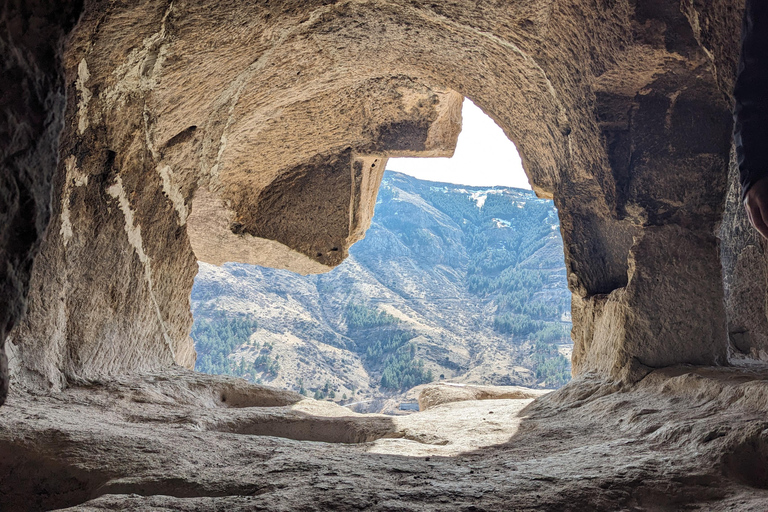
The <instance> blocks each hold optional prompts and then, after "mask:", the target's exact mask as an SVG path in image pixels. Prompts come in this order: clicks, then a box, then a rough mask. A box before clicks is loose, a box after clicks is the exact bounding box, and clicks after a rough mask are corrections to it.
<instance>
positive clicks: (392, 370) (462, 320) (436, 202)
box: [192, 172, 570, 410]
mask: <svg viewBox="0 0 768 512" xmlns="http://www.w3.org/2000/svg"><path fill="white" fill-rule="evenodd" d="M558 228H559V224H558V217H557V211H556V210H555V208H554V206H553V204H552V202H551V201H548V200H543V199H538V198H536V196H535V195H534V194H533V192H531V191H528V190H520V189H513V188H500V187H496V188H487V187H467V186H458V185H452V184H446V183H435V182H428V181H421V180H417V179H415V178H412V177H409V176H406V175H403V174H398V173H392V172H387V173H386V174H385V177H384V181H383V183H382V186H381V188H380V191H379V196H378V200H377V203H376V212H375V216H374V219H373V223H372V225H371V228H370V229H369V230H368V232H367V235H366V238H365V239H364V240H362V241H361V242H358V243H357V244H355V245H354V246H353V247H352V248H351V250H350V257H349V258H348V259H347V260H346V261H345V262H344V263H343V264H341V265H340V266H339V267H337V268H336V269H334V270H333V271H332V272H329V273H327V274H322V275H311V276H301V275H298V274H294V273H291V272H288V271H283V270H274V269H268V268H262V267H256V266H250V265H243V264H225V265H224V266H221V267H217V266H213V265H208V264H204V263H201V264H200V272H199V274H198V276H197V279H196V281H195V286H194V289H193V291H192V310H193V313H194V317H195V325H194V327H193V331H192V337H193V339H194V340H195V343H196V348H197V351H198V359H197V367H196V368H197V369H198V370H200V371H203V372H207V373H231V374H235V375H240V376H243V377H245V378H246V379H249V380H252V381H255V382H263V383H266V384H270V385H273V386H279V387H285V388H288V389H293V390H296V391H299V392H301V393H304V394H306V395H309V396H315V397H316V398H327V399H332V400H335V401H340V402H345V403H350V402H354V403H358V406H359V407H362V408H363V409H365V410H386V409H392V408H393V404H397V403H398V402H399V400H400V399H401V398H402V397H403V396H404V393H405V392H406V391H407V390H408V389H409V388H411V387H413V386H416V385H419V384H423V383H425V382H429V381H432V380H436V381H438V380H451V381H453V382H466V383H477V384H495V385H524V386H539V387H559V386H561V385H562V384H564V383H565V382H567V380H568V379H569V378H570V363H569V356H570V338H569V329H570V322H569V321H570V313H569V312H570V294H569V292H568V290H567V288H566V275H565V268H564V264H563V248H562V240H561V238H560V232H559V229H558Z"/></svg>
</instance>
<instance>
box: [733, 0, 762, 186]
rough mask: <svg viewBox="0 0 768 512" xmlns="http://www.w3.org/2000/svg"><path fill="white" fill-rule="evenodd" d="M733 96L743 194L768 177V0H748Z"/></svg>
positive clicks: (735, 132) (736, 141) (735, 135)
mask: <svg viewBox="0 0 768 512" xmlns="http://www.w3.org/2000/svg"><path fill="white" fill-rule="evenodd" d="M733 96H734V98H735V100H736V106H735V109H734V121H735V124H734V133H733V136H734V142H735V144H736V157H737V159H738V162H739V174H740V177H741V197H742V199H743V198H744V195H745V194H746V193H747V191H748V190H749V188H750V187H751V186H752V185H753V184H754V183H755V182H756V181H758V180H760V179H762V178H765V177H768V0H747V2H746V7H745V11H744V22H743V25H742V36H741V58H740V59H739V69H738V75H737V78H736V87H735V88H734V92H733Z"/></svg>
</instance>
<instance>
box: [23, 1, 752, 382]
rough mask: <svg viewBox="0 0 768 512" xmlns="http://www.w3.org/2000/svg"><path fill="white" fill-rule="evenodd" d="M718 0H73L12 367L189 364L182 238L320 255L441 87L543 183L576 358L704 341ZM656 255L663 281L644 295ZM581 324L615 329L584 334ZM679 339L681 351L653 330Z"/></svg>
mask: <svg viewBox="0 0 768 512" xmlns="http://www.w3.org/2000/svg"><path fill="white" fill-rule="evenodd" d="M738 7H739V6H738V5H736V3H735V2H730V1H723V2H716V3H713V4H707V5H706V6H705V5H698V4H697V5H695V6H687V7H685V8H684V9H678V8H667V7H666V6H662V5H656V4H653V5H634V4H631V3H628V2H624V1H622V2H617V3H610V4H600V5H594V4H588V5H587V3H583V2H576V3H572V4H548V3H533V4H532V3H530V2H517V3H513V4H511V5H508V6H504V7H501V6H490V5H488V6H483V7H482V8H480V7H472V6H470V5H468V4H466V5H465V4H463V3H457V4H451V5H446V6H437V5H433V4H421V3H418V2H417V3H406V2H403V3H400V2H395V3H386V4H378V3H376V2H373V3H364V4H360V3H352V4H344V5H343V6H342V5H336V4H314V3H306V2H290V1H286V2H281V3H280V4H279V6H278V4H275V5H271V4H270V5H266V4H265V5H262V4H243V3H241V2H233V1H225V2H215V3H210V4H209V3H205V2H203V3H188V2H174V3H173V4H167V3H164V2H159V1H150V2H146V3H143V4H141V5H127V4H126V5H123V4H120V5H118V4H107V3H104V2H99V1H94V2H92V3H89V4H88V5H87V6H86V8H85V13H84V14H83V16H82V18H81V20H80V23H79V24H78V26H77V28H76V29H75V30H74V31H73V33H72V37H71V43H70V44H69V45H67V47H66V48H65V50H64V53H63V62H64V71H65V73H64V76H65V79H64V81H65V82H66V84H67V94H68V95H67V102H68V103H67V111H66V116H65V128H64V132H63V135H62V137H61V143H60V148H59V153H60V154H61V159H60V162H59V166H58V171H57V177H56V179H55V185H56V186H55V191H54V194H55V200H54V202H53V217H52V218H53V224H52V226H53V227H52V228H51V229H50V230H49V234H48V237H47V238H46V240H45V243H44V246H43V248H42V254H41V259H40V260H39V264H38V265H36V270H35V273H34V275H33V277H32V286H31V289H32V296H31V299H30V304H31V307H30V314H29V316H28V318H27V320H26V321H25V323H24V325H22V326H20V327H19V328H18V329H16V331H15V332H14V333H13V335H12V337H11V343H12V344H13V346H14V348H13V351H12V352H13V361H12V365H11V366H12V371H13V372H14V375H15V378H16V379H17V380H18V382H19V383H20V384H23V385H26V386H34V387H37V388H49V387H50V388H54V389H59V388H61V387H62V386H64V385H65V383H66V381H67V380H73V379H74V380H76V379H78V378H91V377H94V376H96V375H99V374H109V373H113V374H115V373H119V372H121V371H125V370H132V369H133V370H151V369H159V368H162V367H167V366H168V365H171V364H174V363H176V364H181V365H186V366H191V365H192V364H193V361H194V357H195V356H194V352H193V349H192V345H191V342H190V341H189V338H188V336H187V334H188V331H189V326H190V321H191V318H190V315H189V308H188V299H187V297H188V294H189V290H190V288H191V285H192V279H193V276H194V273H195V259H203V260H209V261H214V262H222V261H226V260H228V259H239V260H245V261H251V262H259V263H266V264H270V265H276V266H280V267H284V268H293V269H295V270H299V271H302V272H317V271H322V270H325V269H326V268H329V267H330V266H333V265H336V264H338V263H339V262H340V261H341V260H342V259H343V257H344V256H345V254H346V250H347V248H348V247H349V245H350V244H351V243H354V241H355V240H358V239H359V238H360V237H361V236H362V235H363V233H364V231H365V228H366V226H367V225H368V222H369V219H370V215H371V211H372V205H373V203H374V198H375V192H376V188H377V186H378V180H379V178H380V174H381V171H382V169H383V168H384V166H385V165H386V159H387V158H388V157H390V156H394V155H422V156H435V155H449V154H450V153H451V151H452V148H453V144H454V142H455V138H456V134H457V132H458V124H459V100H460V95H467V96H470V97H471V98H472V99H473V100H474V101H475V102H476V103H477V104H478V105H479V106H480V107H481V108H483V109H485V110H486V111H487V112H488V113H489V114H490V115H491V116H492V117H493V118H494V119H495V120H496V121H497V122H498V123H499V125H500V126H501V127H502V128H503V129H504V131H505V133H507V135H509V136H510V138H512V139H513V140H514V141H515V142H516V143H517V144H518V147H519V149H520V151H521V154H522V156H523V160H524V163H525V167H526V170H527V172H528V174H529V177H530V179H531V182H532V184H533V186H534V189H535V190H537V192H538V193H539V194H540V195H542V196H546V197H553V198H554V199H555V202H556V204H557V206H558V208H559V212H560V218H561V228H562V234H563V238H564V242H565V259H566V266H567V268H568V272H569V284H570V286H571V288H572V290H573V291H574V292H575V293H576V295H577V296H578V297H579V298H580V300H583V301H584V304H585V306H584V307H583V308H582V309H583V311H584V313H583V314H581V313H579V312H578V311H577V312H576V313H577V314H576V315H575V317H576V326H575V327H576V332H577V343H578V345H579V347H577V350H576V354H578V358H580V360H581V361H583V362H585V363H584V365H583V369H584V370H587V369H588V370H589V371H597V372H601V373H603V374H604V375H606V376H607V377H609V378H626V379H632V378H637V376H639V375H641V374H642V371H640V372H637V371H635V370H634V369H633V368H635V367H636V366H637V365H638V364H641V365H651V366H653V365H654V364H660V365H666V364H674V363H706V364H719V363H721V362H722V361H724V358H725V354H726V350H727V349H726V347H727V339H726V335H725V333H726V330H725V328H724V327H723V326H725V325H726V323H727V322H726V319H725V312H724V311H723V309H722V307H721V306H720V305H721V303H722V279H721V275H720V273H719V272H716V271H714V269H715V267H716V266H717V242H716V240H715V239H714V238H713V237H712V236H711V234H712V233H713V232H714V230H715V227H716V225H717V223H718V222H719V219H720V217H721V215H722V211H723V209H722V198H723V196H724V193H725V185H726V179H725V169H726V168H727V163H728V156H729V155H728V152H729V146H730V114H729V109H730V104H729V100H728V98H729V94H730V87H731V84H732V82H733V71H734V65H735V60H736V54H737V34H738V25H739V19H738V18H739V16H738ZM212 27H215V29H213V28H212ZM52 73H53V74H52V75H51V76H54V75H55V73H54V72H53V71H52ZM198 201H199V204H198V203H197V202H198ZM196 204H198V206H199V209H198V207H197V206H196ZM675 226H677V227H679V228H680V229H681V230H682V231H680V232H681V233H687V234H686V235H685V237H684V238H685V239H686V240H695V241H696V242H691V243H693V244H694V245H695V246H696V250H695V252H693V253H690V254H689V255H687V256H688V257H687V258H686V259H679V258H676V257H671V256H670V255H668V254H667V249H668V248H669V246H668V244H669V243H670V239H669V238H668V237H667V236H660V235H657V234H654V233H672V232H676V231H675V229H677V228H676V227H675ZM724 236H726V238H727V236H729V235H728V234H726V235H724ZM635 239H637V240H642V242H638V243H640V244H641V245H642V247H643V250H638V249H637V247H638V246H636V245H635V244H636V242H635ZM658 258H661V259H663V260H664V263H663V264H660V263H659V262H658V261H656V260H657V259H658ZM698 258H701V262H700V264H699V263H694V264H693V267H694V268H697V269H699V270H700V272H698V273H697V274H696V276H695V278H696V279H697V280H699V285H700V286H699V287H691V286H688V285H687V283H686V282H685V281H686V280H687V279H689V278H691V277H692V274H691V272H690V271H689V270H690V269H689V267H690V266H691V261H689V260H690V259H698ZM660 265H661V266H660ZM633 269H634V270H633ZM638 272H642V274H643V275H647V276H648V277H647V279H645V280H644V281H642V283H645V284H644V285H643V288H642V290H638V291H637V294H639V295H637V296H636V297H635V296H634V295H633V293H635V292H632V291H631V290H628V289H627V290H625V288H626V287H627V286H629V283H630V281H632V279H634V280H633V281H632V282H633V283H634V285H635V286H640V284H641V280H640V277H639V275H640V274H638ZM656 272H663V273H664V280H665V283H666V284H664V288H665V289H668V290H677V292H676V293H673V294H665V295H663V296H661V295H660V296H658V297H655V298H654V300H649V299H647V298H644V297H642V296H641V295H642V294H644V293H646V292H648V293H655V291H654V288H653V287H652V286H650V283H651V282H652V280H653V279H654V278H655V277H654V276H655V275H656V274H655V273H656ZM630 274H632V275H633V276H634V277H632V275H630ZM701 290H705V292H704V293H702V292H701ZM718 290H719V291H718ZM609 294H612V296H614V297H618V296H627V297H635V298H627V299H626V300H625V299H621V300H619V302H618V303H621V304H624V305H625V306H626V307H627V308H629V311H628V312H626V311H623V310H622V311H620V310H619V309H616V308H612V307H607V308H602V306H598V304H597V303H598V302H601V301H603V299H602V297H603V296H606V295H609ZM662 299H663V301H662ZM618 303H617V304H618ZM681 304H682V305H684V304H690V305H691V307H681V306H680V305H681ZM622 307H624V306H622ZM600 308H602V309H600ZM598 309H600V311H602V313H600V314H598V313H597V310H598ZM658 312H664V315H662V316H659V315H658ZM605 315H607V316H605ZM680 315H684V318H683V317H681V316H680ZM603 317H604V318H603ZM628 319H634V320H632V323H630V322H629V320H628ZM678 320H680V321H678ZM598 323H599V324H600V325H611V326H613V327H614V329H613V330H612V331H611V334H610V335H609V336H608V337H607V338H605V341H601V340H603V338H604V337H605V336H604V335H603V334H600V332H601V329H602V328H601V327H599V326H597V324H598ZM660 324H663V326H662V325H660ZM698 324H700V325H706V326H707V327H706V328H705V329H704V330H703V331H700V330H697V329H694V330H693V331H690V330H689V327H690V325H698ZM645 325H651V327H649V328H647V329H646V328H642V329H641V330H640V331H635V330H634V328H635V327H636V326H645ZM653 325H655V326H656V327H654V326H653ZM641 333H642V334H641ZM659 333H662V335H663V336H666V333H669V335H670V336H671V338H670V339H674V340H676V341H675V342H674V343H670V342H668V341H667V340H662V339H660V338H654V337H653V336H656V335H658V334H659ZM593 336H596V338H595V339H592V337H593ZM678 341H679V342H680V344H679V345H680V346H681V347H685V349H681V350H680V351H679V352H676V351H675V349H672V348H669V347H672V346H677V345H678ZM657 349H658V350H660V351H661V352H663V353H664V355H663V356H659V357H653V356H650V355H649V354H655V353H656V350H657ZM606 350H607V351H608V352H607V353H606ZM616 354H618V355H616ZM614 355H616V357H614ZM587 361H588V363H587ZM577 371H579V367H577Z"/></svg>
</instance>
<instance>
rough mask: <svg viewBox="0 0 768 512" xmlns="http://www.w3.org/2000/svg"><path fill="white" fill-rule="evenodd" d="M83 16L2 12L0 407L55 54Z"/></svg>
mask: <svg viewBox="0 0 768 512" xmlns="http://www.w3.org/2000/svg"><path fill="white" fill-rule="evenodd" d="M81 8H82V3H81V2H78V1H65V2H49V1H36V2H19V1H7V2H4V3H3V5H2V7H0V69H2V74H0V90H1V91H2V95H0V141H1V142H0V405H2V403H3V402H4V401H5V397H6V394H7V392H8V367H7V359H6V354H5V351H4V345H5V339H6V337H7V336H8V333H9V332H10V331H11V329H12V328H13V327H14V325H16V324H17V322H18V321H19V320H20V319H21V318H22V316H23V314H24V312H25V311H26V306H27V293H28V286H29V279H30V273H31V271H32V263H33V260H34V257H35V255H36V254H37V251H38V248H39V246H40V240H41V238H42V236H43V234H44V233H45V230H46V227H47V226H48V221H49V218H50V202H51V182H52V180H53V179H54V172H55V169H56V164H57V158H58V143H59V133H60V131H61V129H62V126H63V121H64V102H65V95H66V92H65V84H64V81H63V80H62V62H61V52H62V46H63V44H64V41H65V39H66V37H67V36H68V34H69V32H70V30H71V29H72V27H73V26H74V24H75V22H76V21H77V17H78V15H79V14H80V9H81Z"/></svg>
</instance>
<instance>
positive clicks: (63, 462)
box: [0, 368, 768, 511]
mask: <svg viewBox="0 0 768 512" xmlns="http://www.w3.org/2000/svg"><path fill="white" fill-rule="evenodd" d="M235 397H238V398H237V399H235ZM222 398H225V399H226V400H223V399H222ZM307 402H308V403H309V402H314V401H307ZM491 402H497V401H495V400H493V401H488V402H487V403H486V404H483V405H488V404H491ZM233 404H234V405H233ZM265 404H266V405H265ZM317 404H320V407H321V408H325V407H327V406H326V405H323V404H322V403H320V402H317ZM449 405H451V404H445V406H446V407H445V409H446V410H448V411H452V409H451V408H450V407H447V406H449ZM302 407H303V406H302V405H301V404H300V403H299V402H298V401H297V400H296V396H295V394H294V393H290V392H284V391H279V390H272V389H268V388H263V387H259V386H251V385H248V384H246V383H244V382H242V381H237V380H235V379H227V378H222V377H214V376H207V375H201V374H195V373H193V372H188V371H183V370H174V371H171V372H167V373H163V374H154V375H150V376H145V377H142V378H138V377H135V376H134V377H126V378H122V379H115V380H113V381H109V382H105V383H100V384H99V383H94V384H91V385H89V386H84V387H77V388H70V389H68V390H66V391H65V392H63V393H61V394H58V395H50V396H45V395H38V396H32V395H25V394H23V393H21V392H15V393H14V394H13V395H12V396H11V399H10V401H9V403H8V406H7V407H4V408H3V411H2V412H3V414H2V415H0V509H2V510H4V511H5V510H9V511H13V510H49V509H55V508H62V507H75V508H74V509H75V510H114V509H129V510H130V509H133V510H147V509H156V510H211V509H213V508H214V507H216V508H218V509H226V510H245V509H247V510H253V509H269V510H299V509H300V510H330V509H333V510H359V509H378V510H394V509H397V510H680V509H705V510H763V508H764V503H765V502H766V501H762V500H767V499H768V480H766V478H765V475H766V474H768V420H766V419H765V418H766V415H765V412H766V411H767V410H768V372H766V371H762V370H760V371H758V370H745V369H734V368H718V369H708V368H675V369H667V370H658V371H656V372H653V373H651V374H650V375H649V376H648V377H646V378H645V379H644V380H643V381H642V382H641V383H639V384H638V385H636V386H634V387H633V388H631V389H628V388H625V389H618V388H617V387H616V386H613V385H609V384H606V383H604V382H601V381H598V380H593V379H590V378H582V379H578V380H576V381H574V382H573V383H571V384H569V385H568V386H566V387H565V388H563V389H561V390H560V391H557V392H555V393H551V394H549V395H546V396H544V397H542V398H540V399H538V400H537V401H535V402H533V403H532V404H531V405H529V406H528V407H526V408H525V409H523V410H522V412H521V413H520V414H519V417H520V424H519V428H518V430H517V431H516V433H515V434H514V435H513V436H512V437H511V438H508V439H507V440H506V442H504V443H501V444H498V445H495V446H490V447H486V448H481V449H476V450H473V451H471V452H468V453H464V454H461V455H458V456H454V457H445V456H435V455H432V456H407V455H397V454H381V453H374V451H375V450H374V448H375V446H376V445H377V443H383V442H384V443H386V442H392V441H393V440H391V439H385V438H387V437H393V436H401V437H404V438H405V439H402V440H397V441H402V442H403V443H409V442H412V441H409V439H411V438H412V437H414V436H413V432H410V433H408V432H404V431H403V430H402V426H400V427H398V426H397V425H395V424H394V420H393V419H392V418H391V417H386V416H379V415H353V414H346V415H345V416H341V415H338V416H328V414H334V413H329V411H330V409H328V411H325V410H324V409H323V410H321V409H317V410H313V409H312V408H311V406H308V407H307V408H305V409H304V410H302ZM440 407H443V406H438V407H436V408H435V409H437V410H439V409H440ZM450 414H453V413H450ZM414 416H417V415H414ZM485 417H486V421H487V418H488V416H487V415H486V416H485ZM435 421H437V420H435ZM282 427H284V430H280V429H281V428H282ZM434 427H435V429H436V430H437V429H438V428H439V425H437V424H435V425H434ZM398 429H400V430H399V431H398ZM350 432H352V433H350ZM275 434H277V435H282V436H281V437H276V436H275ZM409 434H410V435H411V437H409ZM290 437H293V439H290ZM295 439H311V440H312V441H306V440H303V441H302V440H295ZM318 441H327V442H318ZM344 443H348V444H344ZM427 444H428V443H427ZM84 503H87V507H86V506H85V505H83V507H78V505H80V504H84ZM472 507H474V508H472Z"/></svg>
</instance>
